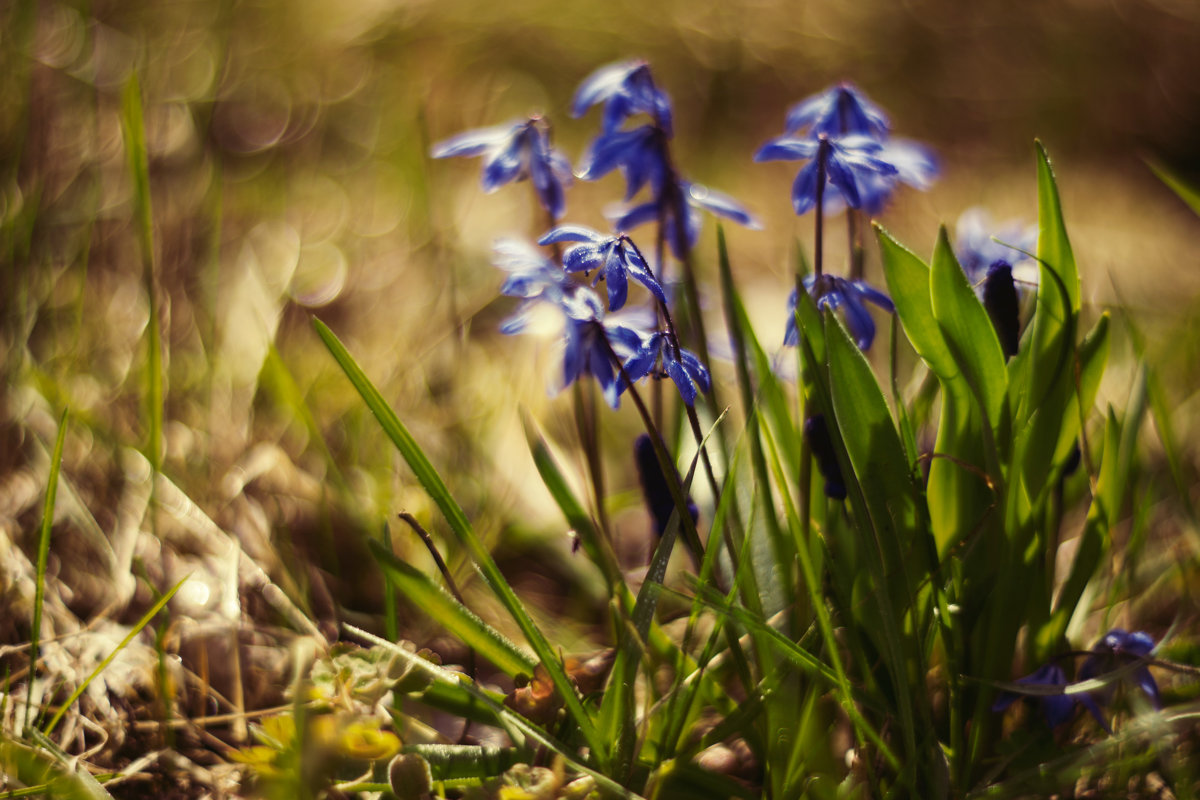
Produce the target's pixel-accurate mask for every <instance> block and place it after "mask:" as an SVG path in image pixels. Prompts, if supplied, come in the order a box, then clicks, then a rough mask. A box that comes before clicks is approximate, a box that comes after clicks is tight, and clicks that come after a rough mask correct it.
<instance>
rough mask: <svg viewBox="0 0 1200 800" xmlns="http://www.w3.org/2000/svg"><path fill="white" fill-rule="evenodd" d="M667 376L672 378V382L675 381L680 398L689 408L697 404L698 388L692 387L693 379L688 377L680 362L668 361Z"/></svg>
mask: <svg viewBox="0 0 1200 800" xmlns="http://www.w3.org/2000/svg"><path fill="white" fill-rule="evenodd" d="M666 368H667V374H668V375H670V376H671V380H673V381H675V385H676V386H677V387H679V396H680V397H682V398H683V402H685V403H687V404H688V405H689V406H690V405H694V404H695V402H696V387H695V386H693V385H692V379H691V378H690V377H689V376H688V374H687V371H686V370H685V369H684V368H683V365H682V364H680V363H679V362H678V361H667V363H666Z"/></svg>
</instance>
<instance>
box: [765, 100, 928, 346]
mask: <svg viewBox="0 0 1200 800" xmlns="http://www.w3.org/2000/svg"><path fill="white" fill-rule="evenodd" d="M889 130H890V125H889V123H888V118H887V115H886V114H884V112H883V110H882V109H880V108H879V107H878V106H877V105H875V104H874V103H872V102H871V101H870V100H868V99H867V97H866V96H865V95H863V94H862V93H861V92H859V91H858V89H856V88H855V87H854V86H853V85H851V84H849V83H842V84H839V85H837V86H834V87H832V88H830V89H827V90H826V91H824V92H821V93H820V94H817V95H814V96H812V97H810V98H808V99H807V100H804V101H802V102H800V103H798V104H797V105H795V106H793V107H792V108H791V109H790V110H789V111H788V113H787V117H786V120H785V122H784V133H783V135H782V136H778V137H776V138H774V139H771V140H770V141H768V142H767V143H766V144H764V145H763V146H762V147H761V148H759V150H758V152H757V153H756V154H755V156H754V160H755V161H781V160H782V161H805V162H807V163H805V165H804V166H803V167H801V169H800V171H799V172H798V173H797V175H796V179H795V181H794V182H793V183H792V208H793V209H794V210H795V212H796V214H798V215H803V214H807V213H808V212H809V211H812V210H813V209H817V274H816V276H809V277H808V278H806V279H805V288H806V289H808V290H809V292H810V294H812V296H813V298H814V299H815V300H816V301H817V306H818V307H819V308H828V309H836V308H845V310H846V324H847V327H848V328H849V329H850V333H851V335H852V336H854V338H855V341H857V343H858V346H859V347H860V348H861V349H863V350H866V349H867V348H869V347H870V346H871V343H872V342H873V341H874V339H875V322H874V320H873V319H872V318H871V315H870V313H869V312H868V311H867V309H866V305H865V303H864V301H869V302H871V303H874V304H875V305H877V306H879V307H880V308H883V309H885V310H887V311H889V312H891V311H894V310H895V309H894V307H893V305H892V302H891V300H889V299H888V297H887V296H886V295H885V294H883V292H880V291H879V290H877V289H874V288H872V287H871V286H870V285H868V284H867V283H865V282H863V281H861V280H848V279H845V278H836V277H831V276H829V275H825V274H823V265H822V263H821V228H822V225H823V219H824V217H825V215H826V214H829V213H831V212H834V211H840V210H842V209H843V208H845V207H849V208H851V209H856V210H859V211H861V212H865V213H867V214H872V215H873V214H878V213H879V212H881V211H882V210H883V208H884V206H885V205H886V203H887V201H888V200H889V199H890V198H891V196H892V194H893V193H894V192H895V190H896V188H897V187H898V186H899V185H900V184H907V185H909V186H914V187H917V188H919V189H926V188H928V187H929V185H930V184H931V183H932V181H933V179H934V177H936V175H937V171H938V168H937V162H936V160H935V159H934V157H933V154H932V153H931V152H930V151H929V150H928V149H927V148H925V147H924V146H922V145H919V144H916V143H914V142H909V141H906V140H903V139H893V138H891V137H890V136H889ZM853 230H854V229H853V228H852V229H851V231H852V232H851V239H852V240H853V239H854V233H853ZM795 309H796V296H795V293H794V292H793V293H792V295H791V296H790V297H789V298H788V322H787V330H786V332H785V334H784V344H788V345H794V344H796V343H797V331H796V322H795V313H794V312H795Z"/></svg>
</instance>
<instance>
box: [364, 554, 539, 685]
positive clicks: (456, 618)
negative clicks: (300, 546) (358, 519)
mask: <svg viewBox="0 0 1200 800" xmlns="http://www.w3.org/2000/svg"><path fill="white" fill-rule="evenodd" d="M367 546H368V548H369V549H370V551H371V555H372V556H374V558H375V561H376V563H378V564H379V566H380V568H382V569H383V573H384V576H385V578H386V579H387V580H388V581H389V582H391V583H392V585H394V586H395V587H396V588H397V589H398V590H399V591H400V592H401V593H402V594H403V595H404V596H405V597H407V598H408V599H409V600H410V601H411V602H412V603H413V604H414V605H415V606H416V607H417V608H419V609H420V610H421V612H422V613H424V614H427V615H428V616H429V617H430V618H431V619H433V620H434V621H435V622H437V623H438V624H439V625H441V626H442V627H443V628H445V629H446V630H447V631H448V632H449V633H451V634H452V635H453V636H454V637H455V638H457V639H458V640H459V641H461V642H462V643H463V644H465V645H467V646H468V647H470V648H472V649H473V650H475V651H476V652H478V653H479V655H481V656H483V657H484V658H486V659H487V660H489V661H491V662H492V663H493V664H494V665H495V666H496V667H497V669H499V670H500V671H502V672H503V673H504V674H505V675H508V676H509V677H512V676H514V675H530V674H532V673H533V668H534V667H535V666H536V665H537V660H536V659H534V658H531V657H530V656H529V655H527V654H525V653H524V652H522V651H521V650H520V649H519V648H518V647H517V646H516V645H515V644H513V643H512V642H510V641H509V640H508V639H507V638H505V637H504V636H503V635H502V634H500V633H499V632H498V631H496V630H495V629H494V628H492V627H491V626H490V625H488V624H487V623H486V622H484V621H483V620H482V619H480V618H479V617H477V616H476V615H475V614H474V613H472V612H471V610H470V609H468V608H467V607H466V606H464V605H462V604H461V603H459V602H458V601H457V600H456V599H454V598H453V597H451V596H450V594H449V592H447V591H446V590H444V589H443V588H442V587H440V586H438V585H437V584H436V583H434V582H433V581H432V580H430V578H429V576H428V575H426V574H425V573H423V572H421V571H420V570H418V569H416V568H415V567H413V566H411V565H409V564H406V563H404V562H403V561H401V560H400V559H398V558H396V556H395V555H393V554H392V553H391V552H390V551H388V550H386V549H385V548H384V546H383V545H382V544H380V543H379V542H377V541H375V540H373V539H372V540H369V541H368V542H367Z"/></svg>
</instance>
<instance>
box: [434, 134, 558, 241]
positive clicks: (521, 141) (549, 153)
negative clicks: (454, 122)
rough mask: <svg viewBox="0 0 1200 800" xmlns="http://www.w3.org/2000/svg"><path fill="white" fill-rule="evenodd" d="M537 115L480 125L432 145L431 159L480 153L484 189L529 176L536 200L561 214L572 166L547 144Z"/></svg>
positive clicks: (554, 213)
mask: <svg viewBox="0 0 1200 800" xmlns="http://www.w3.org/2000/svg"><path fill="white" fill-rule="evenodd" d="M539 122H540V118H538V117H533V118H530V119H528V120H526V121H523V122H513V123H508V124H506V125H497V126H495V127H492V128H480V129H478V130H472V131H466V132H464V133H460V134H458V135H457V136H452V137H450V138H449V139H446V140H445V141H443V142H439V143H438V144H436V145H434V146H433V151H432V155H433V157H434V158H451V157H454V156H462V157H473V156H483V178H482V184H483V190H484V191H485V192H494V191H495V190H496V189H498V188H500V187H501V186H503V185H504V184H506V183H512V182H513V181H523V180H525V179H527V178H528V179H529V180H530V181H532V183H533V188H534V191H535V192H536V193H537V196H538V200H539V201H540V202H541V204H542V207H543V208H545V209H546V210H547V211H548V212H550V214H551V215H553V217H554V218H555V219H559V218H561V217H562V215H563V211H564V209H565V202H564V199H563V187H564V186H568V185H570V183H571V165H570V164H569V163H568V162H567V160H566V159H565V158H564V157H563V156H562V155H561V154H560V153H558V152H557V151H555V150H554V149H553V148H552V147H551V146H550V137H549V135H548V134H547V132H546V130H545V126H544V125H541V124H539Z"/></svg>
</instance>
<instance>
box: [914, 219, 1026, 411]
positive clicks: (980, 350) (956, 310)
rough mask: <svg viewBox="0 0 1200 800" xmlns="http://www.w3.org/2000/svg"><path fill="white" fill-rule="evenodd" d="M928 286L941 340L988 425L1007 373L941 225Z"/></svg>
mask: <svg viewBox="0 0 1200 800" xmlns="http://www.w3.org/2000/svg"><path fill="white" fill-rule="evenodd" d="M929 290H930V298H931V304H932V309H933V316H934V318H935V319H936V320H937V323H938V327H939V328H941V330H942V334H943V336H944V337H945V341H946V346H947V347H948V348H949V350H950V353H951V355H952V356H953V358H954V360H955V362H956V363H957V364H958V366H959V368H960V369H961V370H962V373H963V375H964V376H965V377H966V380H967V383H968V384H969V385H970V387H971V392H972V394H973V395H974V396H975V398H976V400H977V401H978V402H979V404H980V406H981V407H982V408H983V410H984V412H985V414H986V416H987V421H988V424H990V425H991V426H992V427H993V428H995V426H996V425H997V423H998V422H999V419H1000V409H1001V407H1002V406H1003V404H1004V396H1005V392H1006V389H1007V386H1006V384H1007V382H1008V376H1007V374H1006V373H1005V368H1004V352H1003V350H1001V348H1000V340H999V339H998V338H996V330H995V328H994V327H993V326H992V322H991V320H990V319H989V318H988V315H987V311H985V310H984V308H983V305H982V304H981V303H980V302H979V298H977V297H976V296H975V291H974V290H973V289H972V288H971V284H970V282H969V281H968V280H967V276H966V273H964V272H963V271H962V267H960V266H959V264H958V259H957V258H955V257H954V250H953V249H952V248H951V247H950V239H949V237H948V236H947V235H946V228H945V226H943V227H942V228H941V230H939V231H938V240H937V245H936V246H935V248H934V251H933V264H932V266H931V268H930V275H929Z"/></svg>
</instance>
